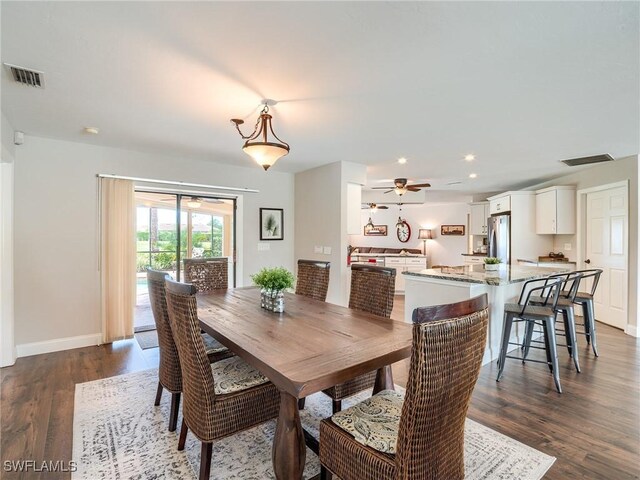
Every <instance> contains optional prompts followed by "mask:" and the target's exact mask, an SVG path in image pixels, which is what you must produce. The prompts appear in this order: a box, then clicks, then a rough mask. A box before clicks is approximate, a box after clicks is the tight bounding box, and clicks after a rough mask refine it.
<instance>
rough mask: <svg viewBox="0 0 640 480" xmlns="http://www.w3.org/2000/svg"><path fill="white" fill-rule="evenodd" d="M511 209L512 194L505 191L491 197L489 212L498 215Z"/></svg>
mask: <svg viewBox="0 0 640 480" xmlns="http://www.w3.org/2000/svg"><path fill="white" fill-rule="evenodd" d="M509 211H511V195H510V192H509V193H503V194H501V195H495V196H493V197H490V198H489V214H490V215H496V214H500V213H504V212H509Z"/></svg>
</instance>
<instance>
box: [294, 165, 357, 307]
mask: <svg viewBox="0 0 640 480" xmlns="http://www.w3.org/2000/svg"><path fill="white" fill-rule="evenodd" d="M365 182H366V167H365V166H364V165H360V164H356V163H350V162H334V163H330V164H328V165H324V166H322V167H318V168H313V169H311V170H307V171H305V172H300V173H297V174H296V178H295V184H296V187H295V190H296V194H295V198H296V222H295V223H296V226H295V228H296V245H295V258H296V259H301V258H302V259H309V260H322V261H325V262H326V261H328V262H331V274H330V276H329V290H328V292H327V301H328V302H330V303H335V304H338V305H347V303H348V299H349V278H350V277H349V268H348V267H347V245H348V235H347V224H348V207H349V205H348V198H349V195H348V184H349V183H352V184H354V183H355V184H360V185H362V184H364V183H365ZM315 246H321V247H329V248H331V254H329V255H325V254H323V253H316V252H315V248H314V247H315Z"/></svg>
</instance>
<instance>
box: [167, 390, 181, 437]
mask: <svg viewBox="0 0 640 480" xmlns="http://www.w3.org/2000/svg"><path fill="white" fill-rule="evenodd" d="M179 408H180V392H178V393H172V394H171V413H170V414H169V431H170V432H175V431H176V427H177V426H178V409H179Z"/></svg>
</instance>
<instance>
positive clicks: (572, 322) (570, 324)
mask: <svg viewBox="0 0 640 480" xmlns="http://www.w3.org/2000/svg"><path fill="white" fill-rule="evenodd" d="M565 328H566V329H567V333H566V335H567V344H568V343H569V338H570V339H571V345H573V348H572V349H571V357H572V358H573V364H574V365H575V367H576V372H578V373H580V362H579V360H578V343H577V339H576V318H575V316H574V313H573V309H572V308H571V309H569V310H567V322H566V323H565Z"/></svg>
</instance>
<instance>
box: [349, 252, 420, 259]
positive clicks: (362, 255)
mask: <svg viewBox="0 0 640 480" xmlns="http://www.w3.org/2000/svg"><path fill="white" fill-rule="evenodd" d="M353 257H416V258H426V256H425V255H422V254H420V253H352V254H351V258H353Z"/></svg>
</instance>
